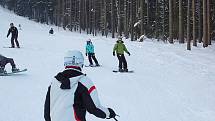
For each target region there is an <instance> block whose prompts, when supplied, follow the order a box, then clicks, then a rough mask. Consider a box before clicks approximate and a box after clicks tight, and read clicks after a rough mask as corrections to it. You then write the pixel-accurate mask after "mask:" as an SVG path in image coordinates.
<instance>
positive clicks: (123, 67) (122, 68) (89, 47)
mask: <svg viewBox="0 0 215 121" xmlns="http://www.w3.org/2000/svg"><path fill="white" fill-rule="evenodd" d="M124 52H126V53H127V54H128V55H129V56H130V53H129V52H128V50H127V48H126V46H125V44H124V42H123V41H122V37H119V38H118V40H117V41H116V44H115V45H114V48H113V56H115V55H117V58H118V61H119V66H118V67H119V72H128V68H127V61H126V59H125V56H124ZM86 56H88V60H89V63H90V65H89V66H93V62H92V59H93V60H94V62H95V64H96V65H95V66H100V65H99V63H98V61H97V59H96V57H95V52H94V45H93V43H92V41H91V39H89V40H88V41H87V44H86Z"/></svg>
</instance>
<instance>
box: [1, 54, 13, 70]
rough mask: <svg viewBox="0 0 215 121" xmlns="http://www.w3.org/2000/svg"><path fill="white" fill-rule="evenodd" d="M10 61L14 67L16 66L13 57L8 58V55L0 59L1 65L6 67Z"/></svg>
mask: <svg viewBox="0 0 215 121" xmlns="http://www.w3.org/2000/svg"><path fill="white" fill-rule="evenodd" d="M8 63H10V65H11V66H12V68H16V65H15V63H14V60H13V59H12V58H6V57H5V58H4V59H2V60H1V61H0V67H3V68H5V65H6V64H8Z"/></svg>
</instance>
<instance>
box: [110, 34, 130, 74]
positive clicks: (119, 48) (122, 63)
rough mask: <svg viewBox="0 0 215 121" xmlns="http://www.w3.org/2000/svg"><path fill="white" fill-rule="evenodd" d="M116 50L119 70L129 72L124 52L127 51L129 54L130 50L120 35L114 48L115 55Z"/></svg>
mask: <svg viewBox="0 0 215 121" xmlns="http://www.w3.org/2000/svg"><path fill="white" fill-rule="evenodd" d="M115 52H116V54H117V58H118V60H119V71H120V72H124V71H125V72H128V68H127V62H126V59H125V56H124V52H126V53H127V54H128V55H129V56H130V53H129V52H128V50H127V48H126V46H125V45H124V42H123V41H122V38H121V37H119V38H118V40H117V41H116V44H115V46H114V48H113V56H115Z"/></svg>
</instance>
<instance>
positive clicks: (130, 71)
mask: <svg viewBox="0 0 215 121" xmlns="http://www.w3.org/2000/svg"><path fill="white" fill-rule="evenodd" d="M113 72H115V73H117V72H119V73H134V71H133V70H129V71H128V72H126V71H122V72H121V71H118V70H113Z"/></svg>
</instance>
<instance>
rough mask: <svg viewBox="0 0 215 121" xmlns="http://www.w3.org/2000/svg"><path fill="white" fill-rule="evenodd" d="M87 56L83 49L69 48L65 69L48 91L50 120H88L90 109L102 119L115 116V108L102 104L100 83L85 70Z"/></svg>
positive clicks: (47, 108) (47, 102) (48, 120)
mask: <svg viewBox="0 0 215 121" xmlns="http://www.w3.org/2000/svg"><path fill="white" fill-rule="evenodd" d="M83 65H84V57H83V55H82V53H81V52H80V51H68V52H67V53H66V56H65V57H64V66H65V70H64V71H63V72H59V73H58V74H57V75H56V76H55V78H54V79H53V81H52V83H51V85H50V86H49V88H48V92H47V94H46V100H45V106H44V118H45V120H46V121H86V118H85V117H86V111H88V112H89V113H90V114H93V115H95V116H96V117H98V118H103V119H105V118H106V119H109V118H115V116H116V113H115V112H114V111H113V109H111V108H105V107H103V106H102V105H101V104H100V101H99V98H98V93H97V89H96V86H95V85H94V84H93V82H92V81H91V80H90V79H89V78H88V77H87V76H86V75H85V74H83V73H82V68H83Z"/></svg>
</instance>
